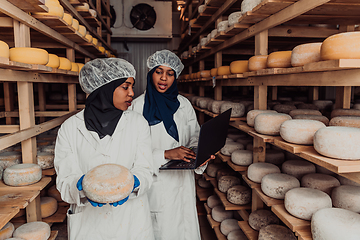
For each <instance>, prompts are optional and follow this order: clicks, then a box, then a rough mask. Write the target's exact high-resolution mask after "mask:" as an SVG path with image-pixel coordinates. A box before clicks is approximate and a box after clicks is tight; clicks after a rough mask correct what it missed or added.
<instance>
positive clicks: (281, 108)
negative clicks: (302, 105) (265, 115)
mask: <svg viewBox="0 0 360 240" xmlns="http://www.w3.org/2000/svg"><path fill="white" fill-rule="evenodd" d="M273 109H274V110H275V111H277V112H278V113H286V114H289V113H290V112H291V111H292V110H295V109H296V106H294V105H288V104H276V105H274V107H273Z"/></svg>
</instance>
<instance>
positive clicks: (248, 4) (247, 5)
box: [241, 0, 262, 14]
mask: <svg viewBox="0 0 360 240" xmlns="http://www.w3.org/2000/svg"><path fill="white" fill-rule="evenodd" d="M261 1H262V0H244V1H242V2H241V13H242V14H245V13H246V12H249V11H252V10H253V8H254V7H256V6H257V5H258V4H259V3H261Z"/></svg>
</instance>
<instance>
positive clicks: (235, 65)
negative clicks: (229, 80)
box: [230, 60, 249, 74]
mask: <svg viewBox="0 0 360 240" xmlns="http://www.w3.org/2000/svg"><path fill="white" fill-rule="evenodd" d="M248 66H249V61H248V60H239V61H233V62H231V63H230V72H231V73H232V74H237V73H244V72H248V71H249V68H248Z"/></svg>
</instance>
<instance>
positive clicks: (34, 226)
mask: <svg viewBox="0 0 360 240" xmlns="http://www.w3.org/2000/svg"><path fill="white" fill-rule="evenodd" d="M50 232H51V229H50V226H49V224H47V223H45V222H30V223H25V224H23V225H21V226H20V227H18V228H17V229H16V230H15V231H14V234H13V237H17V238H23V239H24V240H47V239H48V238H49V237H50Z"/></svg>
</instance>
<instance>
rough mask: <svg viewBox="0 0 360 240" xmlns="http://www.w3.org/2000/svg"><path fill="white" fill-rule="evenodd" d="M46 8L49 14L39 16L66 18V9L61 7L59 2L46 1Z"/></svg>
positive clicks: (41, 13)
mask: <svg viewBox="0 0 360 240" xmlns="http://www.w3.org/2000/svg"><path fill="white" fill-rule="evenodd" d="M45 6H46V7H47V8H48V9H49V11H48V12H37V13H36V14H37V15H47V16H58V17H60V18H62V17H63V16H64V8H63V7H62V6H61V5H60V3H59V1H58V0H45Z"/></svg>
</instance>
